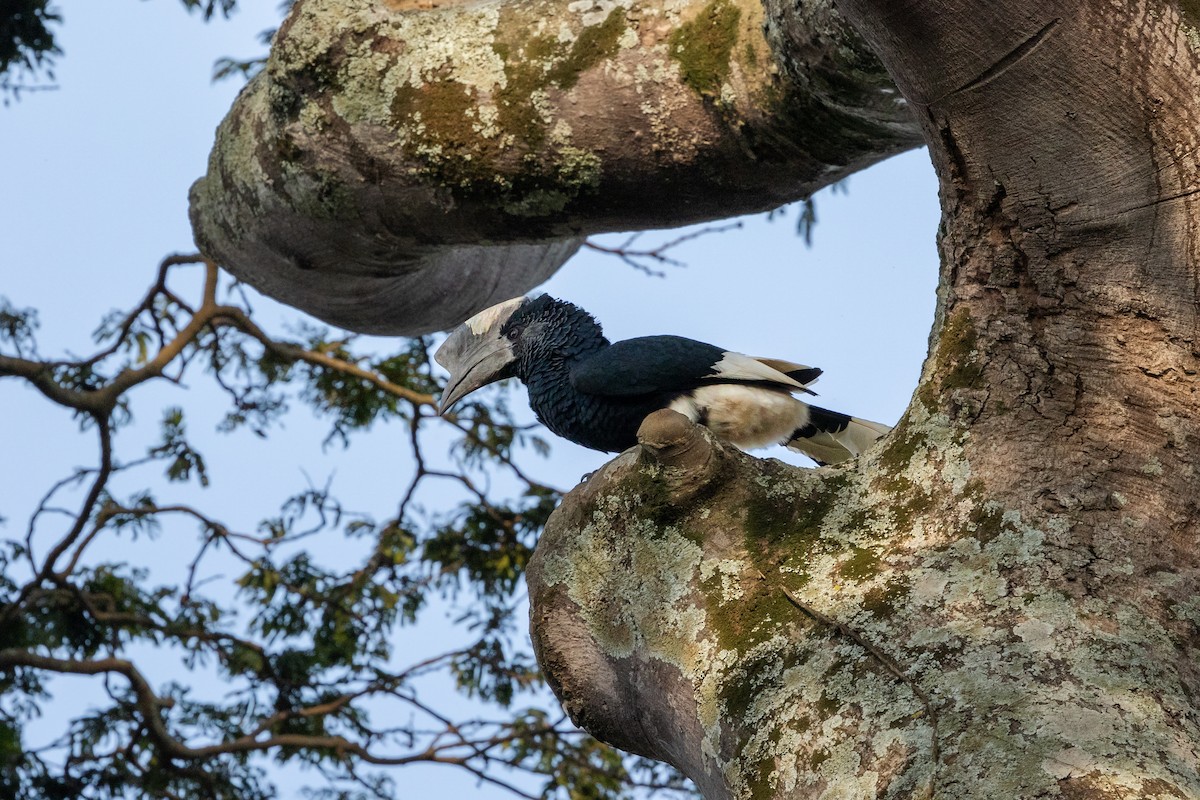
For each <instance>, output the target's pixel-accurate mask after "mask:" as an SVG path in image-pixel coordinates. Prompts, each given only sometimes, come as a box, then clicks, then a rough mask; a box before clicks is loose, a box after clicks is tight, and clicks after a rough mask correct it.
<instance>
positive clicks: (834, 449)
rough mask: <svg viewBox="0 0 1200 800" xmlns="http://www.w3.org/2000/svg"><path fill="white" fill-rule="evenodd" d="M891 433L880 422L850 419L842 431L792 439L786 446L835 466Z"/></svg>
mask: <svg viewBox="0 0 1200 800" xmlns="http://www.w3.org/2000/svg"><path fill="white" fill-rule="evenodd" d="M890 430H891V428H890V427H888V426H887V425H884V424H882V423H879V422H871V421H870V420H866V419H859V418H858V417H851V418H850V423H849V424H848V425H847V426H846V429H845V430H842V431H838V432H836V433H830V432H828V431H819V432H817V433H816V434H815V435H813V436H809V437H805V438H797V439H792V440H791V441H790V442H788V443H787V447H788V449H789V450H795V451H796V452H798V453H803V454H804V455H806V456H808V457H809V458H811V459H813V460H814V461H819V462H820V463H822V464H837V463H840V462H842V461H848V460H850V459H851V458H854V457H856V456H859V455H861V454H862V453H863V452H864V451H865V450H866V449H867V448H868V447H870V446H871V445H872V444H874V443H875V442H876V440H878V439H879V438H880V437H881V436H883V435H884V434H886V433H887V432H888V431H890Z"/></svg>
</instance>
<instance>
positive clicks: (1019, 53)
mask: <svg viewBox="0 0 1200 800" xmlns="http://www.w3.org/2000/svg"><path fill="white" fill-rule="evenodd" d="M1061 22H1062V19H1061V18H1060V17H1055V18H1054V19H1052V20H1050V21H1049V22H1047V23H1046V24H1045V25H1043V26H1042V28H1041V30H1039V31H1038V32H1037V33H1035V34H1033V35H1032V36H1030V37H1029V38H1028V39H1026V40H1025V41H1023V42H1021V43H1020V44H1019V45H1017V46H1016V47H1014V48H1013V49H1012V50H1010V51H1009V52H1008V53H1006V54H1005V55H1004V56H1003V57H1001V58H1000V60H998V61H996V63H994V64H992V66H990V67H988V68H987V69H985V70H984V71H983V72H981V73H979V75H978V76H976V77H975V78H973V79H972V80H969V81H967V82H966V83H964V84H963V85H962V86H959V87H958V88H957V89H953V90H951V91H949V92H947V93H946V94H944V95H942V96H941V97H939V98H938V99H937V100H935V101H934V103H937V102H940V101H942V100H945V99H946V98H947V97H950V96H951V95H955V94H960V93H962V92H969V91H971V90H973V89H978V88H980V87H981V86H986V85H987V84H989V83H991V82H992V81H994V80H996V78H999V77H1000V76H1001V75H1003V74H1004V73H1006V72H1008V71H1009V70H1010V69H1012V68H1013V67H1015V66H1016V65H1017V64H1020V63H1021V62H1022V61H1024V60H1025V59H1026V58H1028V57H1029V56H1030V55H1032V54H1033V52H1034V51H1035V50H1037V49H1038V48H1039V47H1041V46H1042V44H1044V43H1045V41H1046V39H1048V38H1049V37H1050V34H1052V33H1053V32H1054V30H1055V29H1056V28H1057V27H1058V26H1059V24H1060V23H1061Z"/></svg>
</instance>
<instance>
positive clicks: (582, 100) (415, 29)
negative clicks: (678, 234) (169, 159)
mask: <svg viewBox="0 0 1200 800" xmlns="http://www.w3.org/2000/svg"><path fill="white" fill-rule="evenodd" d="M915 133H916V128H915V125H914V123H913V121H912V120H911V119H910V118H909V115H908V110H907V108H906V107H905V106H904V104H903V102H902V101H900V100H899V98H898V97H897V96H896V94H895V92H894V90H893V89H892V88H891V86H890V83H889V82H888V80H887V79H886V77H885V75H884V73H883V71H882V70H881V69H880V67H879V65H878V63H877V62H876V61H875V59H874V57H873V56H872V55H871V53H870V51H869V50H868V49H867V48H866V47H864V46H863V44H862V42H861V41H860V40H859V39H858V37H857V36H856V35H855V34H854V33H853V32H852V31H851V30H850V29H849V28H848V26H846V25H845V23H844V22H843V21H842V20H841V19H840V17H838V16H837V14H836V13H835V12H834V11H833V10H832V4H831V3H829V2H826V1H825V0H822V1H821V2H817V3H809V4H805V7H804V8H803V9H799V10H798V9H796V8H794V7H792V5H791V4H782V3H767V4H766V6H765V8H764V4H762V3H761V2H759V0H685V2H682V3H676V2H663V0H638V2H635V3H633V4H630V5H612V4H602V5H599V6H587V7H584V6H580V5H579V4H576V3H572V2H569V0H503V2H489V3H465V2H451V3H445V4H442V5H441V6H440V7H438V8H433V9H425V10H418V9H416V8H414V7H412V6H411V5H407V4H396V3H384V4H381V3H375V2H365V0H356V1H355V2H352V3H349V4H347V3H346V2H343V0H336V1H332V0H299V2H297V3H296V5H295V7H294V8H293V10H292V13H291V14H290V15H289V17H288V19H287V21H286V22H285V23H284V25H283V27H282V28H281V29H280V32H279V35H278V37H277V38H276V40H275V44H274V47H273V48H272V51H271V56H270V58H269V60H268V63H267V66H266V68H265V69H264V70H263V72H262V73H261V74H260V75H259V76H258V77H257V78H255V79H254V80H253V81H252V82H251V84H250V86H249V87H248V88H247V90H246V91H245V92H243V94H242V95H241V97H240V98H239V99H238V102H237V104H236V105H235V107H234V109H233V110H232V111H231V113H230V115H229V117H228V118H227V119H226V121H225V122H224V124H223V125H222V127H221V129H220V131H219V132H218V136H217V142H216V146H215V147H214V150H213V154H212V157H211V160H210V164H209V172H208V175H207V176H206V177H204V178H203V179H201V180H200V181H198V182H197V183H196V184H195V186H194V187H193V190H192V195H191V209H192V211H191V213H192V222H193V226H194V228H195V230H196V236H197V241H198V242H200V244H201V248H202V250H203V251H204V252H205V253H206V254H207V255H208V256H210V257H211V258H213V259H215V260H217V261H219V262H220V263H222V264H223V265H224V266H226V267H228V268H229V269H230V270H231V271H232V272H233V273H234V274H235V275H237V276H239V277H241V278H244V279H245V280H247V281H248V282H250V283H252V284H253V285H255V286H257V287H258V288H260V289H261V290H263V291H264V292H266V293H267V294H270V295H272V296H275V297H277V298H279V299H282V300H283V301H284V302H288V303H291V304H293V305H296V306H299V307H301V308H303V309H305V310H306V311H309V312H310V313H313V314H315V315H316V316H318V317H321V318H322V319H326V320H329V321H331V322H334V323H335V324H338V325H340V326H342V327H346V328H350V329H352V330H357V331H363V332H372V333H407V334H411V333H417V332H425V331H429V330H433V329H438V328H446V327H449V326H451V325H453V324H455V323H457V322H459V321H461V320H463V319H465V318H466V317H467V316H468V315H470V314H471V313H473V312H474V311H477V310H479V309H480V308H482V307H484V306H486V305H489V304H491V303H494V302H496V301H499V300H502V299H506V298H508V297H512V296H514V295H517V294H521V293H523V292H524V291H526V290H528V289H529V288H531V287H533V286H534V285H536V284H537V283H539V282H541V281H542V280H544V279H545V278H546V277H548V276H549V275H550V274H551V273H552V272H553V271H554V270H555V269H557V268H558V266H559V265H560V264H561V263H562V262H563V261H565V260H566V259H567V258H568V257H569V256H570V255H571V254H572V253H574V252H575V250H576V249H577V248H578V246H579V244H580V242H581V241H582V239H583V236H585V235H587V234H589V233H593V232H602V231H611V230H629V229H631V228H639V229H640V228H646V227H653V226H665V225H680V224H683V223H685V222H695V221H700V220H704V219H712V218H717V217H728V216H730V215H733V214H737V213H745V212H751V211H756V210H766V209H770V208H774V207H777V206H779V205H782V204H783V203H786V202H789V201H791V200H796V199H800V198H803V197H805V196H807V195H809V194H811V193H812V192H813V191H815V190H816V189H818V188H820V187H822V186H825V185H827V184H829V183H831V182H833V181H836V180H838V179H839V178H841V177H843V176H845V175H846V174H848V173H850V172H853V171H855V170H857V169H860V168H862V167H864V166H866V165H868V164H870V163H873V162H875V161H877V160H879V159H881V158H884V157H886V156H888V155H891V154H893V153H896V152H899V151H902V150H905V149H908V148H910V147H913V146H915V145H917V144H918V139H917V137H916V135H915ZM731 176H736V177H731Z"/></svg>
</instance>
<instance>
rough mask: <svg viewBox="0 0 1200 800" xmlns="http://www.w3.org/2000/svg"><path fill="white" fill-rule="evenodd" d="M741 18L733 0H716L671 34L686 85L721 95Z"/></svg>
mask: <svg viewBox="0 0 1200 800" xmlns="http://www.w3.org/2000/svg"><path fill="white" fill-rule="evenodd" d="M741 15H742V12H741V9H739V8H737V7H736V6H734V5H733V3H731V2H730V1H729V0H713V2H711V3H709V4H708V5H706V6H705V7H704V8H703V9H702V10H701V11H700V14H699V15H698V16H696V18H695V19H692V20H690V21H688V22H685V23H684V24H682V25H680V26H679V28H678V29H676V31H675V32H674V33H672V34H671V39H670V42H669V44H670V54H671V58H673V59H675V60H676V61H677V62H678V63H679V70H680V73H681V74H682V76H683V81H684V83H686V84H687V85H688V86H690V87H692V88H693V89H694V90H696V91H697V92H698V93H700V94H702V95H707V96H710V97H716V96H719V95H720V93H721V85H722V84H723V83H725V79H726V78H728V77H729V70H730V58H731V57H732V54H733V46H734V44H736V43H737V37H738V22H739V20H740V19H741Z"/></svg>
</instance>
